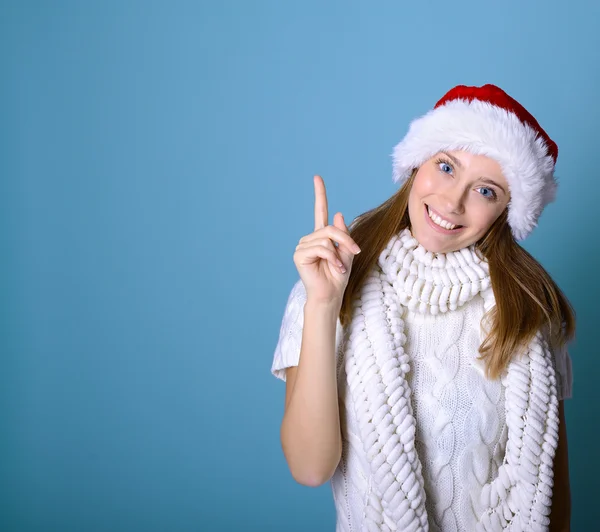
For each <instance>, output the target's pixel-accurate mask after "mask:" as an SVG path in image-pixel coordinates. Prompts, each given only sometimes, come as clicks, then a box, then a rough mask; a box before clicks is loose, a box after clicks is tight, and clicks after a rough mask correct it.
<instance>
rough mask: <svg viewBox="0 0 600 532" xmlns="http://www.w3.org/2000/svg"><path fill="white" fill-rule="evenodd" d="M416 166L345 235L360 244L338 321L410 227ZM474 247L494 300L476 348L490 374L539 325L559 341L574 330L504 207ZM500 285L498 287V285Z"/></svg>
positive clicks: (569, 312) (346, 317)
mask: <svg viewBox="0 0 600 532" xmlns="http://www.w3.org/2000/svg"><path fill="white" fill-rule="evenodd" d="M415 175H416V170H414V171H413V172H412V174H411V176H410V178H409V179H408V180H407V181H406V183H404V185H403V186H402V187H401V188H400V189H399V190H398V192H397V193H396V194H394V195H393V196H392V197H391V198H389V199H388V200H387V201H386V202H384V203H383V204H381V205H380V206H378V207H376V208H374V209H371V210H370V211H367V212H366V213H363V214H361V215H360V216H358V217H357V218H356V219H355V220H354V221H353V222H352V224H351V225H350V227H349V230H350V235H351V236H352V238H353V239H354V241H355V242H356V243H357V244H358V245H359V247H360V248H361V250H362V251H361V253H360V254H359V255H357V256H355V257H354V262H353V264H352V270H351V272H350V278H349V280H348V286H347V287H346V291H345V293H344V297H343V300H342V307H341V310H340V321H341V323H342V325H344V326H345V325H347V324H348V323H349V322H350V319H351V315H352V301H353V300H354V298H355V296H356V295H358V293H359V291H360V289H361V287H362V284H363V283H364V281H365V279H366V277H367V275H368V274H369V272H370V271H371V269H372V268H373V267H374V266H375V264H376V262H377V259H378V258H379V255H380V254H381V252H382V251H383V249H384V248H385V246H386V245H387V243H388V242H389V240H390V239H391V238H392V237H393V236H394V235H395V234H396V233H398V232H399V231H401V230H402V229H405V228H407V227H410V219H409V216H408V198H409V194H410V189H411V187H412V184H413V181H414V178H415ZM475 249H476V250H477V251H478V252H479V253H480V254H481V255H482V256H483V257H484V258H485V259H486V260H487V261H488V264H489V268H490V278H491V283H492V288H493V291H494V297H495V300H496V305H495V307H494V308H492V309H491V311H490V312H489V316H486V318H487V317H489V319H490V322H489V323H490V325H491V327H490V329H489V334H488V336H487V337H486V338H485V340H484V341H483V343H482V344H481V346H480V348H479V353H480V358H481V359H483V360H484V361H485V365H486V371H487V374H488V376H489V377H491V378H493V379H496V378H498V377H499V376H500V374H501V373H502V371H503V370H504V369H505V368H506V367H507V366H508V364H509V362H510V361H511V360H512V358H513V356H515V354H516V353H517V352H518V351H519V350H520V349H522V348H525V347H526V346H527V345H528V344H529V343H530V342H531V340H532V339H533V337H534V336H535V335H536V333H537V332H538V331H544V332H545V334H546V339H547V341H548V342H549V343H550V344H551V345H552V346H554V347H555V348H557V347H562V346H563V345H564V344H566V343H567V342H568V341H569V340H571V339H572V338H573V336H574V335H575V310H574V309H573V307H572V306H571V304H570V303H569V301H568V299H567V298H566V297H565V295H564V294H563V292H562V291H561V290H560V288H559V287H558V285H557V284H556V283H555V282H554V281H553V280H552V278H551V277H550V275H549V274H548V272H546V270H545V269H544V268H543V267H542V265H541V264H540V263H539V262H538V261H536V260H535V259H534V258H533V257H532V256H531V255H530V254H529V253H528V252H527V251H526V250H525V249H523V247H521V246H520V245H519V244H518V243H517V242H516V241H515V239H514V237H513V235H512V232H511V229H510V226H509V224H508V221H507V210H504V211H503V213H502V214H501V215H500V217H499V218H498V219H497V220H496V221H495V222H494V223H493V224H492V226H491V227H490V229H489V230H488V232H487V233H486V235H485V236H484V237H483V238H482V239H481V240H480V241H478V242H477V243H476V244H475ZM499 287H502V289H501V290H500V289H498V288H499Z"/></svg>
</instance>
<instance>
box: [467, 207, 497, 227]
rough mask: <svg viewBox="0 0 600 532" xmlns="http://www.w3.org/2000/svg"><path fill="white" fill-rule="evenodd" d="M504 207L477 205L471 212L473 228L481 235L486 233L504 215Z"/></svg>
mask: <svg viewBox="0 0 600 532" xmlns="http://www.w3.org/2000/svg"><path fill="white" fill-rule="evenodd" d="M502 210H503V209H502V207H501V206H497V205H476V206H474V207H473V208H472V210H471V220H472V223H473V226H474V227H476V228H477V229H478V231H479V232H480V233H485V232H487V230H488V229H489V228H490V227H491V226H492V224H493V223H494V222H495V221H496V220H497V219H498V217H499V216H500V214H502Z"/></svg>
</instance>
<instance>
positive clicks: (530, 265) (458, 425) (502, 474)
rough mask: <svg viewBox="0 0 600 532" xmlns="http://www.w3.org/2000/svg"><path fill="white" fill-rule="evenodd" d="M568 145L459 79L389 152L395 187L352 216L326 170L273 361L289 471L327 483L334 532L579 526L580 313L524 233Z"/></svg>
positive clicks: (502, 96) (515, 106)
mask: <svg viewBox="0 0 600 532" xmlns="http://www.w3.org/2000/svg"><path fill="white" fill-rule="evenodd" d="M557 155H558V148H557V146H556V144H555V143H554V142H553V141H552V140H551V139H550V137H549V136H548V135H547V133H546V132H545V131H544V130H543V129H542V128H541V127H540V125H539V124H538V122H537V121H536V120H535V118H534V117H533V116H532V115H531V114H530V113H529V112H528V111H527V110H526V109H525V108H524V107H523V106H521V105H520V104H519V103H518V102H517V101H516V100H514V99H513V98H511V97H510V96H509V95H508V94H506V93H505V92H504V91H503V90H502V89H500V88H499V87H496V86H494V85H485V86H483V87H466V86H457V87H455V88H453V89H452V90H450V91H449V92H448V93H447V94H446V95H445V96H444V97H443V98H442V99H441V100H440V101H439V102H438V103H437V104H436V105H435V107H434V109H432V110H431V111H430V112H429V113H427V114H426V115H425V116H423V117H420V118H418V119H417V120H415V121H413V123H412V124H411V127H410V129H409V131H408V133H407V135H406V136H405V138H404V139H403V140H402V141H401V142H400V143H399V144H398V145H397V146H396V148H395V149H394V154H393V165H394V180H395V181H396V182H398V183H400V184H401V185H402V186H401V188H400V190H399V191H398V193H396V194H395V195H394V196H393V197H392V198H390V199H389V200H388V201H386V202H385V203H384V204H383V205H381V206H380V207H378V208H376V209H373V210H371V211H369V212H367V213H365V214H363V215H362V216H359V217H358V218H357V219H356V220H355V221H354V222H353V223H352V224H351V227H350V228H348V227H346V225H345V222H344V219H343V217H342V215H341V214H340V213H337V214H336V215H335V216H334V220H333V225H329V223H328V212H327V198H326V193H325V188H324V184H323V181H322V180H321V178H320V177H318V176H315V182H314V184H315V231H314V232H313V233H311V234H309V235H307V236H304V237H303V238H301V239H300V242H299V244H298V246H297V248H296V251H295V254H294V263H295V265H296V267H297V269H298V272H299V274H300V280H299V281H298V282H297V283H296V285H295V286H294V288H293V289H292V292H291V294H290V296H289V299H288V303H287V306H286V309H285V313H284V318H283V322H282V325H281V330H280V337H279V343H278V345H277V348H276V351H275V356H274V360H273V365H272V372H273V373H274V374H275V375H276V376H277V377H279V378H282V379H284V380H286V381H287V382H286V398H285V414H284V417H283V421H282V425H281V441H282V447H283V451H284V454H285V457H286V460H287V462H288V465H289V467H290V470H291V473H292V475H293V476H294V478H295V479H296V480H297V481H298V482H300V483H302V484H306V485H309V486H316V485H320V484H322V483H323V482H325V481H327V480H329V479H331V483H332V489H333V495H334V500H335V505H336V511H337V530H338V531H347V530H398V531H400V530H402V531H405V530H407V531H408V530H410V531H416V530H441V531H443V532H446V531H453V530H466V531H473V530H513V531H530V530H532V531H535V530H540V531H542V530H569V519H570V491H569V480H568V461H567V441H566V428H565V421H564V410H563V404H562V400H563V399H565V398H567V397H570V394H571V382H572V378H571V372H570V358H569V355H568V353H567V351H566V347H565V346H566V344H567V342H568V341H569V340H571V339H572V337H573V335H574V329H575V321H574V311H573V309H572V308H571V306H570V304H569V302H568V301H567V299H566V298H565V297H564V295H563V294H562V292H561V291H560V289H559V287H558V286H557V285H556V284H555V282H554V281H553V280H552V279H551V278H550V276H549V275H548V273H547V272H546V271H545V270H544V269H543V267H542V266H541V265H540V264H539V263H538V262H537V261H536V260H535V259H533V257H531V255H529V254H528V253H527V252H526V251H525V250H524V249H523V248H522V247H521V246H519V244H518V243H517V242H516V241H517V240H523V239H524V238H525V237H526V236H527V235H528V234H529V233H530V232H531V231H532V230H533V228H534V227H535V226H536V225H537V221H538V219H539V217H540V214H541V213H542V210H543V208H544V207H545V206H546V205H547V204H548V203H549V202H551V201H552V200H553V199H554V196H555V191H556V185H557V184H556V180H555V178H554V167H555V164H556V158H557ZM359 253H360V254H359Z"/></svg>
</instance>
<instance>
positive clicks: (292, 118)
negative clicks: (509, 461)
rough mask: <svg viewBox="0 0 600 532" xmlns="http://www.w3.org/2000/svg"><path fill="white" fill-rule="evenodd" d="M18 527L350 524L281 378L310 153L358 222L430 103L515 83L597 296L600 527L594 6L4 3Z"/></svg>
mask: <svg viewBox="0 0 600 532" xmlns="http://www.w3.org/2000/svg"><path fill="white" fill-rule="evenodd" d="M0 6H1V7H0V57H1V64H0V66H1V70H0V75H1V83H0V135H1V138H0V176H1V180H0V187H1V188H0V201H1V202H2V204H1V206H0V235H1V244H2V262H1V264H0V269H1V272H0V273H1V275H0V287H1V292H0V294H1V301H2V305H1V309H2V314H1V316H2V320H1V344H0V353H1V354H0V356H1V358H0V361H1V366H0V380H1V382H0V384H1V385H0V405H1V411H0V415H1V418H0V419H1V428H2V436H1V438H0V451H1V454H0V456H1V462H0V468H1V469H0V471H1V472H0V487H1V491H0V529H2V530H6V531H19V532H21V531H23V532H25V531H27V532H29V531H32V532H33V531H36V532H37V531H40V532H47V531H60V532H71V531H73V532H82V531H85V532H100V531H102V532H104V531H111V532H116V531H119V532H120V531H125V532H129V531H144V532H151V531H169V532H184V531H200V530H203V531H204V530H207V531H230V530H245V531H253V530H257V531H266V530H273V531H303V532H304V531H308V530H310V531H316V532H318V531H332V530H333V528H334V512H333V506H332V501H331V496H330V491H329V487H327V486H325V487H322V488H318V489H310V488H306V487H302V486H298V485H296V484H295V483H294V481H293V480H292V479H291V476H290V475H289V473H288V470H287V468H286V464H285V461H284V458H283V455H282V452H281V449H280V444H279V423H280V419H281V415H282V412H283V398H284V385H283V384H282V383H281V382H279V381H276V379H275V378H274V377H272V376H271V375H270V365H271V359H272V354H273V349H274V347H275V343H276V341H277V336H278V333H279V326H280V320H281V317H282V312H283V308H284V304H285V301H286V298H287V295H288V293H289V290H290V288H291V286H292V284H293V283H294V281H295V280H296V278H297V272H296V269H295V267H294V264H293V261H292V254H293V251H294V248H295V246H296V243H297V240H298V239H299V238H300V237H301V236H302V235H304V234H306V233H308V232H310V231H312V224H313V212H312V209H313V188H312V176H313V174H314V173H320V174H321V175H323V177H324V179H325V182H326V185H327V187H328V193H329V198H330V208H331V212H332V214H333V213H334V212H336V211H338V210H340V211H342V212H343V213H344V214H345V216H346V219H347V220H349V219H351V218H352V217H354V216H356V215H357V214H359V213H361V212H363V211H365V210H367V209H370V208H372V207H374V206H376V205H378V204H380V203H381V202H382V201H384V200H385V199H386V198H387V197H389V195H390V194H392V193H393V192H394V190H395V187H394V185H393V183H392V181H391V160H390V153H391V149H392V147H393V145H394V144H395V143H396V142H398V141H399V140H400V139H401V137H402V136H403V135H404V133H405V132H406V129H407V127H408V123H409V121H410V119H412V118H414V117H416V116H418V115H420V114H423V113H424V112H426V111H427V110H428V109H429V108H430V107H431V106H432V105H433V104H434V103H435V101H437V99H438V98H439V97H441V96H442V95H443V93H444V92H446V90H448V89H449V88H450V87H451V86H453V85H455V84H459V83H464V84H474V85H480V84H483V83H487V82H491V83H495V84H498V85H500V86H501V87H503V88H504V89H505V90H507V91H508V92H509V93H510V94H512V95H513V96H514V97H516V98H517V99H518V100H520V101H521V102H522V103H523V104H525V105H526V107H528V108H529V109H530V110H531V111H532V112H533V114H534V115H535V116H536V117H537V118H538V119H539V120H540V122H541V123H542V126H543V127H544V128H545V129H546V130H547V131H548V132H549V133H550V135H551V136H552V137H553V138H554V139H555V140H556V141H557V142H558V145H559V148H560V156H559V161H558V166H557V174H558V176H559V177H560V178H561V185H562V186H561V190H560V193H559V196H558V200H557V201H556V203H555V204H553V205H551V206H550V207H548V209H547V210H546V212H545V214H544V215H543V217H542V220H541V225H540V227H539V228H538V229H537V230H536V231H535V232H534V234H533V235H532V236H531V237H530V238H529V239H528V240H527V241H526V243H525V247H526V248H527V249H528V250H529V251H531V252H532V253H533V254H534V255H535V256H536V257H537V258H538V259H539V260H540V261H541V262H542V263H543V264H544V266H545V267H546V268H547V269H548V270H549V271H550V272H551V273H552V274H553V275H554V276H555V278H556V280H557V281H558V283H559V284H560V286H561V287H562V288H563V289H564V291H565V292H566V294H567V296H568V297H569V298H570V299H571V301H572V302H573V304H574V305H575V307H576V310H577V312H578V315H579V332H578V340H577V343H576V344H575V345H574V346H573V347H572V350H571V351H572V356H573V366H574V371H575V396H574V398H573V399H572V400H570V401H568V402H567V406H566V412H567V416H568V430H569V452H570V461H571V462H570V463H571V481H572V491H573V508H574V516H573V524H574V526H573V530H575V531H587V530H591V529H592V528H593V524H595V523H596V515H597V506H596V504H597V503H596V496H597V494H598V487H597V486H598V478H600V456H599V454H598V452H597V451H595V449H596V448H597V441H598V440H597V438H598V419H599V418H600V406H599V405H600V402H599V401H598V394H597V389H598V377H597V375H598V373H599V370H600V363H599V361H598V358H597V356H598V349H597V348H596V344H595V342H594V334H597V333H598V328H597V325H596V316H597V314H596V312H595V306H594V305H596V304H597V302H598V300H599V299H600V297H599V296H600V291H599V289H598V284H597V281H596V280H595V275H596V271H597V269H598V267H599V260H598V234H597V225H598V221H597V213H598V198H599V196H598V188H597V186H598V185H597V177H598V171H599V164H598V162H599V161H598V159H596V157H597V156H598V144H597V143H598V130H597V125H598V123H599V122H600V108H599V106H598V103H597V102H598V99H597V95H598V93H599V92H600V71H599V69H598V50H600V33H599V32H598V20H599V16H600V8H599V7H598V6H599V4H598V3H597V2H592V1H589V2H583V1H571V2H561V1H554V0H553V1H545V2H520V1H510V2H509V1H504V2H501V3H497V2H494V3H492V2H490V3H485V2H481V1H474V0H473V1H456V2H452V3H449V2H442V1H427V2H411V3H409V2H401V1H400V0H397V1H395V2H390V1H380V2H367V1H353V2H352V1H351V2H349V1H344V2H341V1H339V2H333V1H331V2H322V1H320V2H319V1H308V0H305V1H303V2H282V1H275V0H273V1H258V0H255V1H242V0H240V1H220V2H216V1H215V2H181V1H169V2H167V1H163V2H156V1H155V2H150V1H148V2H141V1H140V2H134V1H131V0H121V1H110V2H108V1H105V2H83V1H82V2H59V1H54V2H49V1H48V2H46V1H41V0H40V1H39V2H32V1H18V0H14V1H10V2H7V1H2V2H0Z"/></svg>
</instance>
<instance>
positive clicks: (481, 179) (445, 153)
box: [440, 150, 506, 194]
mask: <svg viewBox="0 0 600 532" xmlns="http://www.w3.org/2000/svg"><path fill="white" fill-rule="evenodd" d="M440 153H443V154H444V155H446V156H447V157H448V158H449V159H452V162H453V163H454V164H455V165H456V166H457V168H460V169H461V170H462V169H463V165H462V163H461V162H460V161H459V160H458V159H457V158H456V157H454V155H450V154H449V153H448V152H447V151H444V150H442V151H441V152H440ZM479 181H483V182H484V183H488V184H489V185H494V186H496V187H498V188H499V189H500V190H501V191H502V192H504V194H506V190H504V187H503V186H502V185H499V184H498V183H496V181H494V180H493V179H490V178H489V177H480V178H479Z"/></svg>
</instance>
